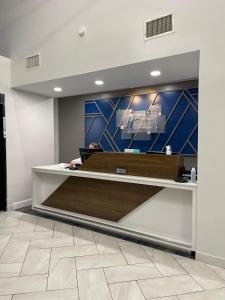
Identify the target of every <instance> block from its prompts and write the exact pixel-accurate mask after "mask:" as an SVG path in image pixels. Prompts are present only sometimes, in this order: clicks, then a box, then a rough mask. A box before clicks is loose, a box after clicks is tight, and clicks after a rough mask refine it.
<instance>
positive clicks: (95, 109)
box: [85, 88, 198, 154]
mask: <svg viewBox="0 0 225 300" xmlns="http://www.w3.org/2000/svg"><path fill="white" fill-rule="evenodd" d="M157 103H158V104H161V105H162V112H163V114H164V115H165V116H166V130H165V133H160V134H156V133H154V134H151V139H150V140H149V141H135V140H124V139H121V130H120V128H117V127H116V111H117V110H118V109H129V108H130V109H133V110H134V111H137V110H148V109H149V108H150V106H151V105H152V104H157ZM93 141H94V142H98V143H100V145H101V147H102V148H103V149H104V150H105V151H123V150H124V149H125V148H138V149H140V150H141V151H142V152H145V151H160V152H165V146H166V145H168V144H169V145H171V146H172V150H173V151H174V152H179V153H182V154H197V148H198V89H197V88H191V89H182V90H173V91H166V92H159V93H157V94H156V93H154V94H153V93H152V94H145V95H137V96H122V97H116V98H111V99H99V100H90V101H86V102H85V145H86V146H88V145H89V144H90V143H91V142H93Z"/></svg>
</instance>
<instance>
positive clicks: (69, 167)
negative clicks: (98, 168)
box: [65, 166, 78, 170]
mask: <svg viewBox="0 0 225 300" xmlns="http://www.w3.org/2000/svg"><path fill="white" fill-rule="evenodd" d="M65 169H69V170H78V167H77V166H75V167H73V166H68V167H65Z"/></svg>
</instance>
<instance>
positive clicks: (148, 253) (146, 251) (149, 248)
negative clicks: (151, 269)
mask: <svg viewBox="0 0 225 300" xmlns="http://www.w3.org/2000/svg"><path fill="white" fill-rule="evenodd" d="M141 247H142V248H143V249H144V251H145V253H146V254H147V255H148V257H149V258H150V260H152V256H153V251H154V250H155V249H154V248H152V247H148V246H144V245H141Z"/></svg>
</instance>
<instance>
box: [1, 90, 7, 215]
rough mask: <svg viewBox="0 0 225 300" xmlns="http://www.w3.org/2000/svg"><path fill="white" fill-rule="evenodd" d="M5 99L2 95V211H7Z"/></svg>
mask: <svg viewBox="0 0 225 300" xmlns="http://www.w3.org/2000/svg"><path fill="white" fill-rule="evenodd" d="M4 124H5V98H4V95H2V94H0V210H6V136H5V126H4Z"/></svg>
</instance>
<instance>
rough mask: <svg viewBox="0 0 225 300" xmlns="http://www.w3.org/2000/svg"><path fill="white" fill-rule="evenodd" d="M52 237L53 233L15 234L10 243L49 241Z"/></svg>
mask: <svg viewBox="0 0 225 300" xmlns="http://www.w3.org/2000/svg"><path fill="white" fill-rule="evenodd" d="M52 236H53V231H43V232H28V233H15V234H13V235H12V241H32V240H41V239H51V238H52Z"/></svg>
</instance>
